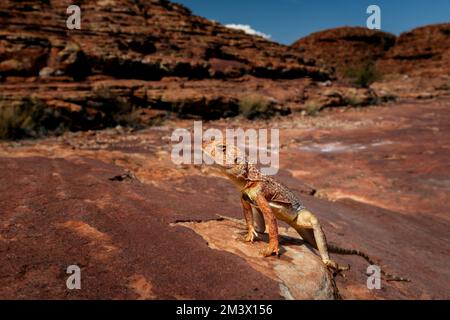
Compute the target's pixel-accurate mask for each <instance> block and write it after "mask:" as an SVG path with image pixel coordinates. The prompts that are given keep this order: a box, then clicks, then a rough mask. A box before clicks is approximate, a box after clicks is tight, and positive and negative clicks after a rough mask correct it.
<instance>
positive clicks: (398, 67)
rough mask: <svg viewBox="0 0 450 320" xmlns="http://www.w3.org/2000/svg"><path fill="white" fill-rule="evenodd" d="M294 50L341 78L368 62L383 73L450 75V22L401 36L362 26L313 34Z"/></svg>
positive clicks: (296, 44)
mask: <svg viewBox="0 0 450 320" xmlns="http://www.w3.org/2000/svg"><path fill="white" fill-rule="evenodd" d="M292 48H295V49H297V50H298V52H299V53H302V54H304V55H305V56H308V57H310V58H312V59H314V60H316V61H317V62H318V63H323V64H324V65H327V66H330V67H333V68H335V69H336V72H337V75H339V76H341V77H345V76H346V75H347V73H348V72H349V71H351V70H352V69H355V68H360V67H362V66H363V65H364V64H365V63H376V67H377V70H378V72H380V73H382V74H394V73H400V74H409V75H423V76H435V75H441V74H450V23H447V24H437V25H429V26H424V27H421V28H417V29H414V30H412V31H410V32H406V33H403V34H401V35H400V36H399V37H396V36H394V35H392V34H389V33H386V32H381V31H376V30H369V29H366V28H362V27H341V28H335V29H329V30H324V31H320V32H315V33H312V34H311V35H309V36H307V37H305V38H302V39H300V40H298V41H297V42H295V43H294V44H293V45H292Z"/></svg>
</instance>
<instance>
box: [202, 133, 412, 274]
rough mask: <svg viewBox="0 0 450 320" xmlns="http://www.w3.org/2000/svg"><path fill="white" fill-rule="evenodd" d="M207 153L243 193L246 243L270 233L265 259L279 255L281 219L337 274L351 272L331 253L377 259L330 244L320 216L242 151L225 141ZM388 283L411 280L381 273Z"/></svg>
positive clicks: (211, 145)
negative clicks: (266, 231) (260, 235)
mask: <svg viewBox="0 0 450 320" xmlns="http://www.w3.org/2000/svg"><path fill="white" fill-rule="evenodd" d="M202 149H203V152H204V153H205V154H206V155H207V156H208V157H209V158H211V159H212V160H213V165H214V167H215V168H218V169H219V170H220V171H221V172H222V173H223V174H224V175H225V176H226V177H228V178H229V179H230V180H231V181H232V182H233V183H234V184H235V186H236V187H237V188H238V190H239V191H240V192H241V205H242V208H243V212H244V217H245V221H246V225H247V235H246V237H245V240H246V241H248V242H253V241H254V240H255V239H256V238H257V235H258V233H257V232H261V233H262V232H264V231H265V227H266V226H267V230H268V232H269V244H268V246H267V248H266V249H265V250H264V251H263V252H262V254H263V255H264V256H265V257H268V256H271V255H273V254H276V255H279V243H278V225H277V219H278V220H281V221H284V222H286V223H287V224H289V225H290V226H291V227H292V228H294V229H295V230H296V231H297V232H298V233H299V234H300V236H301V237H302V239H303V240H304V241H306V242H307V243H309V244H310V245H311V246H313V247H314V248H316V249H317V250H318V251H319V253H320V256H321V258H322V261H323V263H324V264H325V265H326V266H327V267H328V268H329V269H330V270H331V271H332V272H333V273H334V274H338V273H340V272H342V271H345V270H349V269H350V266H344V267H342V266H339V265H338V264H337V263H336V262H335V261H333V260H331V259H330V256H329V253H330V252H331V253H338V254H354V255H359V256H361V257H363V258H364V259H366V260H367V261H368V262H369V263H370V264H374V262H373V260H372V259H371V258H370V257H369V256H368V255H367V254H366V253H364V252H361V251H359V250H353V249H345V248H339V247H337V246H333V245H329V244H327V240H326V237H325V234H324V232H323V230H322V226H321V224H320V222H319V220H318V219H317V217H316V216H315V215H314V214H313V213H311V212H310V211H308V210H307V209H306V208H305V207H304V206H303V205H302V203H301V202H300V200H298V198H297V197H296V196H295V195H294V194H293V193H292V192H291V191H290V190H289V189H288V188H287V187H285V186H284V185H282V184H280V183H278V182H277V181H275V180H274V179H272V178H271V177H268V176H265V175H263V174H262V173H261V172H260V171H259V170H258V169H257V167H256V166H255V165H254V164H251V163H249V162H248V161H247V160H246V158H245V156H244V155H243V154H242V153H241V152H240V150H239V149H238V148H236V147H235V146H232V145H227V144H226V143H225V141H211V142H205V143H203V146H202ZM381 272H382V274H384V275H385V276H386V277H387V278H388V280H394V281H409V280H408V279H406V278H402V277H398V276H395V275H391V274H388V273H386V272H385V271H383V270H381Z"/></svg>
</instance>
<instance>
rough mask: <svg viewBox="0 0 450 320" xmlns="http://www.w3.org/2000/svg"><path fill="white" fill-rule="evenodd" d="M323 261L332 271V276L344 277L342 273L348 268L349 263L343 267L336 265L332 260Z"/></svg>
mask: <svg viewBox="0 0 450 320" xmlns="http://www.w3.org/2000/svg"><path fill="white" fill-rule="evenodd" d="M323 263H324V264H325V265H326V266H327V268H328V270H330V271H331V272H332V274H333V276H337V275H340V276H342V277H344V278H345V275H344V274H343V272H344V271H348V270H350V265H347V266H345V267H343V266H340V265H338V264H337V263H336V262H335V261H333V260H325V261H324V262H323Z"/></svg>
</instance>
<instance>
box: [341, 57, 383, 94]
mask: <svg viewBox="0 0 450 320" xmlns="http://www.w3.org/2000/svg"><path fill="white" fill-rule="evenodd" d="M345 74H346V77H347V78H349V79H351V81H352V82H353V83H354V84H355V85H357V86H359V87H362V88H368V87H369V86H370V85H371V84H372V83H374V82H375V81H377V80H379V79H380V75H379V74H378V72H377V70H376V67H375V63H374V62H372V61H368V62H365V63H364V64H363V65H362V66H361V67H360V68H356V69H355V68H350V69H348V70H347V71H346V72H345Z"/></svg>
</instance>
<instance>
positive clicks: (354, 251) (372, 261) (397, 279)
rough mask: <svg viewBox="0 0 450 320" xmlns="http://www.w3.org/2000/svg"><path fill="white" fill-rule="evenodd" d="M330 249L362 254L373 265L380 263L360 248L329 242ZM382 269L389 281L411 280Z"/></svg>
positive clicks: (336, 251)
mask: <svg viewBox="0 0 450 320" xmlns="http://www.w3.org/2000/svg"><path fill="white" fill-rule="evenodd" d="M328 251H329V252H331V253H337V254H343V255H356V256H360V257H363V258H364V259H365V260H366V261H367V262H368V263H370V264H371V265H378V263H377V262H376V261H374V260H373V259H372V258H371V257H370V256H369V255H368V254H367V253H365V252H363V251H360V250H355V249H346V248H340V247H338V246H335V245H332V244H328ZM380 271H381V274H383V275H384V276H385V277H386V278H387V280H388V281H406V282H410V281H411V280H410V279H408V278H403V277H399V276H396V275H394V274H390V273H388V272H386V271H384V270H383V269H380Z"/></svg>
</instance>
